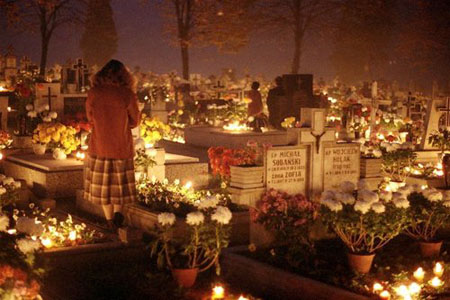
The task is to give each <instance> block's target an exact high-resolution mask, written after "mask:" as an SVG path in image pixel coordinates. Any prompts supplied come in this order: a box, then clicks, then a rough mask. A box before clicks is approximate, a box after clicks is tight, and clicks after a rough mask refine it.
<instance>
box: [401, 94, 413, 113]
mask: <svg viewBox="0 0 450 300" xmlns="http://www.w3.org/2000/svg"><path fill="white" fill-rule="evenodd" d="M412 100H414V97H413V96H412V95H411V93H409V94H408V98H407V99H406V102H405V103H403V105H406V116H407V117H408V118H410V117H411V101H412Z"/></svg>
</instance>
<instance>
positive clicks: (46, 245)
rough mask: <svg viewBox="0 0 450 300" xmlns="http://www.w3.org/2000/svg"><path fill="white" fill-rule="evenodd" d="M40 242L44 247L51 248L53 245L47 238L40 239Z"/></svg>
mask: <svg viewBox="0 0 450 300" xmlns="http://www.w3.org/2000/svg"><path fill="white" fill-rule="evenodd" d="M41 243H42V245H43V246H44V247H45V248H51V247H52V246H53V242H52V240H51V239H49V238H44V239H41Z"/></svg>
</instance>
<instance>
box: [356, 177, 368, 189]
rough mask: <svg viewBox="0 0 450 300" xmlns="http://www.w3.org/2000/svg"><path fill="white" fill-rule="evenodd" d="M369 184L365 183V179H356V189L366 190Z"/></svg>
mask: <svg viewBox="0 0 450 300" xmlns="http://www.w3.org/2000/svg"><path fill="white" fill-rule="evenodd" d="M368 189H369V186H368V185H367V181H366V180H364V179H360V180H358V190H359V191H360V190H368Z"/></svg>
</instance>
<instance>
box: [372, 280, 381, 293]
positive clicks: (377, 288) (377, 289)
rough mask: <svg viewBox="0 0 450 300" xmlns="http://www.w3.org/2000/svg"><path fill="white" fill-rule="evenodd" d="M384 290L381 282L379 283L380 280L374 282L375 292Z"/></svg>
mask: <svg viewBox="0 0 450 300" xmlns="http://www.w3.org/2000/svg"><path fill="white" fill-rule="evenodd" d="M382 290H383V286H382V285H381V284H379V283H378V282H375V283H374V284H373V292H374V293H378V292H381V291H382Z"/></svg>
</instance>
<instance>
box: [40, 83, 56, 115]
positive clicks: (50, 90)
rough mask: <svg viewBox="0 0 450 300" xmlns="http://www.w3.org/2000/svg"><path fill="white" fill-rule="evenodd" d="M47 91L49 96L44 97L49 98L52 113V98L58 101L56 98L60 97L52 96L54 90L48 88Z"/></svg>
mask: <svg viewBox="0 0 450 300" xmlns="http://www.w3.org/2000/svg"><path fill="white" fill-rule="evenodd" d="M47 91H48V94H47V95H42V97H47V101H48V107H49V111H51V110H52V98H54V99H56V98H58V96H57V95H52V89H51V88H50V87H48V88H47Z"/></svg>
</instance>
